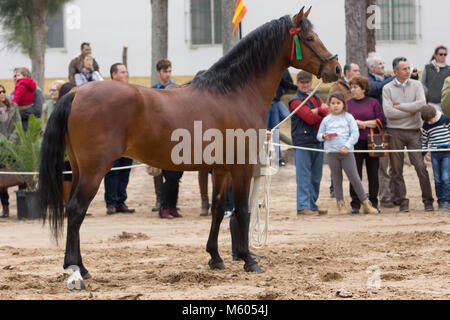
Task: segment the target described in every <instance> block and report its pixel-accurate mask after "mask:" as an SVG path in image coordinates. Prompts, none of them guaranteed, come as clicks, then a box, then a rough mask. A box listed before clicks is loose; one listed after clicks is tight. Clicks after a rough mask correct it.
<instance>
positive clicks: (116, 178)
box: [105, 158, 133, 207]
mask: <svg viewBox="0 0 450 320" xmlns="http://www.w3.org/2000/svg"><path fill="white" fill-rule="evenodd" d="M132 163H133V160H132V159H129V158H120V159H117V160H116V161H114V165H113V168H116V167H125V166H131V164H132ZM130 171H131V169H125V170H115V171H109V172H108V173H107V174H106V175H105V202H106V206H107V207H118V206H119V205H121V204H124V203H125V201H126V200H127V186H128V181H129V179H130Z"/></svg>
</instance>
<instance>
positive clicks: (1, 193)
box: [0, 189, 9, 206]
mask: <svg viewBox="0 0 450 320" xmlns="http://www.w3.org/2000/svg"><path fill="white" fill-rule="evenodd" d="M0 200H1V202H2V206H9V195H8V189H1V190H0Z"/></svg>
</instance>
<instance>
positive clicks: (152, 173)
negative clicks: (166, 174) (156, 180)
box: [147, 166, 162, 177]
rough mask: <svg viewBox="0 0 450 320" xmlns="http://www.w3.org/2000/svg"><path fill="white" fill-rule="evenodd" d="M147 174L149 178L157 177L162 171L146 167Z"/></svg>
mask: <svg viewBox="0 0 450 320" xmlns="http://www.w3.org/2000/svg"><path fill="white" fill-rule="evenodd" d="M147 173H148V174H149V175H151V176H154V177H157V176H159V175H160V174H161V173H162V170H161V169H159V168H155V167H150V166H148V167H147Z"/></svg>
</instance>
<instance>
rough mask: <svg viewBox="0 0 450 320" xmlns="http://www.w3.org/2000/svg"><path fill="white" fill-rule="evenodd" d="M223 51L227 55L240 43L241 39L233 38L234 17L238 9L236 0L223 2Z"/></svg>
mask: <svg viewBox="0 0 450 320" xmlns="http://www.w3.org/2000/svg"><path fill="white" fill-rule="evenodd" d="M221 9H222V51H223V55H226V54H227V53H228V51H230V50H231V48H233V46H234V45H236V43H238V41H239V37H238V35H237V33H236V36H235V37H233V23H232V21H233V16H234V11H235V9H236V0H222V7H221Z"/></svg>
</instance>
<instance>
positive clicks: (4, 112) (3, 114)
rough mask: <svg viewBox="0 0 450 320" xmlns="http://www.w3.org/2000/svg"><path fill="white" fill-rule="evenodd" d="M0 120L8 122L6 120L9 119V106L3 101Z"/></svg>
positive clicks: (0, 108)
mask: <svg viewBox="0 0 450 320" xmlns="http://www.w3.org/2000/svg"><path fill="white" fill-rule="evenodd" d="M0 120H1V121H2V122H3V123H6V121H8V107H7V106H6V105H4V104H3V103H0Z"/></svg>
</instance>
